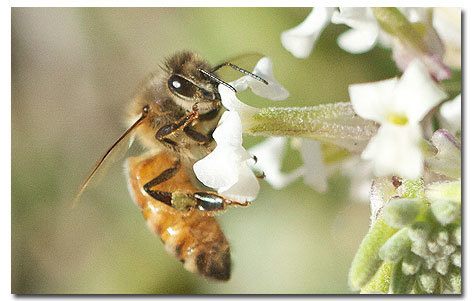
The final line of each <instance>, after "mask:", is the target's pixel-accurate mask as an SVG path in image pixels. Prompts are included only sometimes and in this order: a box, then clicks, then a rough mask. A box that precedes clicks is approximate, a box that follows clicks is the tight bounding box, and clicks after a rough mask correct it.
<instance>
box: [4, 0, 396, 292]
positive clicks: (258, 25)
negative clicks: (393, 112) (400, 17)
mask: <svg viewBox="0 0 473 301" xmlns="http://www.w3.org/2000/svg"><path fill="white" fill-rule="evenodd" d="M309 11H310V9H308V8H294V9H281V8H177V9H174V8H117V9H113V8H92V9H88V8H80V9H78V8H67V9H58V8H13V9H12V112H11V113H12V292H13V293H17V294H32V293H50V294H51V293H95V294H98V293H120V294H126V293H138V294H141V293H143V294H149V293H153V294H213V293H266V294H269V293H285V294H290V293H349V292H350V290H349V288H348V284H347V277H348V269H349V266H350V263H351V260H352V259H353V256H354V254H355V252H356V250H357V248H358V245H359V243H360V241H361V239H362V237H363V236H364V234H365V233H366V231H367V229H368V222H369V205H368V202H354V201H352V200H350V199H349V194H348V189H349V187H348V182H347V179H346V178H344V177H343V176H341V175H336V176H335V177H333V178H332V179H331V181H330V189H329V192H328V193H327V194H319V193H316V192H314V191H313V190H311V189H310V188H308V187H307V186H305V185H304V184H303V183H302V181H298V182H296V183H294V184H292V185H291V186H289V187H288V188H286V189H284V190H281V191H276V190H273V189H271V188H270V187H269V186H268V185H267V184H265V183H262V190H261V193H260V195H259V197H258V199H257V201H256V202H254V205H253V206H250V207H249V208H244V209H238V208H235V209H231V210H228V211H227V212H226V213H224V214H222V215H221V216H220V217H219V220H220V221H221V224H222V227H223V228H224V231H225V233H226V234H227V236H228V239H229V241H230V243H231V245H232V249H233V251H232V256H233V265H234V269H233V274H232V278H231V280H230V281H229V282H228V283H214V282H208V281H206V280H204V279H202V278H200V277H198V276H197V275H194V274H190V273H188V272H187V271H185V270H184V269H183V268H182V266H181V263H179V262H178V261H177V260H175V259H174V258H173V257H171V256H170V255H168V254H167V253H166V252H165V250H164V248H163V246H162V244H161V242H160V241H159V239H157V238H156V237H154V235H153V234H152V233H151V232H150V231H149V230H148V229H147V227H146V225H145V223H144V220H143V218H142V216H141V213H140V212H139V210H138V208H137V207H136V206H135V205H134V204H133V202H132V201H131V199H130V197H129V195H128V192H127V188H126V182H125V178H124V176H123V174H122V170H121V169H122V168H121V163H117V164H116V165H115V166H114V167H113V168H112V169H111V171H110V172H109V173H108V174H107V177H106V178H104V180H103V181H102V182H101V184H100V185H99V186H96V187H93V188H92V189H90V190H89V191H88V192H87V193H86V194H85V195H84V197H83V199H82V201H81V203H80V205H79V206H78V207H77V208H76V209H75V210H71V209H70V205H71V203H70V202H71V199H72V198H73V196H74V193H75V192H76V190H77V188H78V186H79V184H80V183H81V181H82V180H83V178H84V177H85V176H86V175H87V173H88V172H89V170H90V168H91V167H92V165H93V164H94V163H95V161H96V160H97V159H98V158H99V157H100V156H101V155H102V153H103V152H104V151H105V150H106V148H107V147H108V146H109V145H111V143H113V141H114V139H115V138H116V137H118V136H119V135H120V133H121V132H122V131H123V116H124V108H125V106H126V104H127V103H128V102H129V101H130V100H131V98H132V97H133V93H134V91H135V89H136V87H137V85H138V83H139V82H140V81H141V80H142V79H144V78H145V76H146V75H147V74H148V73H150V72H152V71H153V70H155V69H157V67H158V64H160V63H161V62H162V60H163V58H164V57H167V56H169V55H170V54H172V53H174V52H175V51H178V50H183V49H190V50H194V51H197V52H199V53H201V54H202V55H203V56H204V57H206V58H208V60H209V61H210V62H212V63H217V62H220V61H222V60H224V59H226V58H229V57H232V56H235V55H239V54H242V53H245V52H254V51H258V52H261V53H264V54H266V55H267V56H269V57H271V59H272V60H273V63H274V67H275V74H276V77H277V78H278V80H279V81H280V82H281V83H282V84H283V85H284V86H285V87H286V88H287V89H288V90H289V91H290V92H291V98H290V100H287V101H283V102H278V103H274V102H271V101H267V100H261V99H250V98H246V99H245V100H246V101H247V102H248V103H250V104H252V105H255V106H269V105H272V106H303V105H314V104H318V103H323V102H335V101H347V100H348V94H347V87H348V85H349V84H350V83H355V82H365V81H374V80H379V79H384V78H388V77H392V76H394V75H397V70H396V69H395V67H394V65H393V63H392V61H391V60H390V53H389V51H387V50H383V49H380V48H376V49H375V50H373V51H371V52H369V53H367V54H363V55H352V54H349V53H346V52H344V51H343V50H341V49H339V48H338V46H337V45H336V36H337V35H338V34H339V33H340V32H342V31H344V30H345V29H346V28H345V27H343V26H335V25H330V27H329V28H328V29H327V30H326V31H325V32H324V33H323V34H322V37H321V39H320V40H319V42H318V43H317V45H316V47H315V50H314V52H313V53H312V55H311V56H310V58H308V59H306V60H299V59H296V58H294V57H293V56H292V55H291V54H290V53H288V52H287V51H286V50H285V49H284V48H283V47H282V45H281V44H280V38H279V37H280V33H281V32H282V31H284V30H286V29H288V28H291V27H293V26H295V25H297V24H298V23H300V22H301V21H302V20H303V19H304V18H305V16H306V15H307V14H308V13H309ZM260 140H261V139H260V138H254V137H247V138H246V140H245V143H246V145H247V146H249V145H252V144H254V143H256V142H258V141H260ZM286 159H287V160H286V163H285V166H284V168H286V169H288V170H289V169H292V168H295V167H297V165H298V164H300V158H299V157H298V154H297V153H296V152H294V151H290V150H288V153H287V158H286Z"/></svg>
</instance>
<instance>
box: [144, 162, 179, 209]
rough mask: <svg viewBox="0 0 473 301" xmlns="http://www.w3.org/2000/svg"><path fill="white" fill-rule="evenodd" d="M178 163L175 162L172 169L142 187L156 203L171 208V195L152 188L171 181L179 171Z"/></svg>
mask: <svg viewBox="0 0 473 301" xmlns="http://www.w3.org/2000/svg"><path fill="white" fill-rule="evenodd" d="M179 167H180V163H179V162H176V163H175V164H174V166H173V167H171V168H168V169H166V170H165V171H163V172H162V173H161V174H159V175H158V176H157V177H156V178H154V179H152V180H151V181H149V182H148V183H146V184H145V185H144V186H143V189H144V190H145V191H146V192H147V193H148V194H149V195H150V196H151V197H153V198H154V199H156V200H157V201H160V202H163V203H164V204H166V205H168V206H171V207H172V193H170V192H167V191H160V190H154V189H152V187H154V186H156V185H158V184H161V183H163V182H165V181H167V180H169V179H171V178H172V177H173V176H174V175H176V173H177V172H178V171H179Z"/></svg>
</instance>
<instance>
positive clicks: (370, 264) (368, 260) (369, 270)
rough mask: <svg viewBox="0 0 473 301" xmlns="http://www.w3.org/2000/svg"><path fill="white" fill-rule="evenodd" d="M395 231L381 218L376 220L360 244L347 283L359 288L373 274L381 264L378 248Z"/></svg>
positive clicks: (355, 288) (356, 288)
mask: <svg viewBox="0 0 473 301" xmlns="http://www.w3.org/2000/svg"><path fill="white" fill-rule="evenodd" d="M394 233H396V229H394V228H392V227H390V226H388V225H387V224H386V223H385V222H384V221H383V220H382V219H379V220H377V221H376V222H375V223H374V224H373V226H372V227H371V229H370V230H369V232H368V234H366V236H365V238H364V239H363V241H362V242H361V244H360V247H359V248H358V251H357V253H356V255H355V258H354V259H353V262H352V264H351V267H350V272H349V274H348V281H349V285H350V287H351V288H352V289H353V290H359V289H360V288H361V287H363V286H364V285H365V284H366V283H368V281H369V280H370V279H371V278H372V277H373V276H374V274H375V273H376V271H377V270H378V269H379V267H380V266H381V264H382V262H383V261H382V260H381V258H380V257H379V255H378V254H379V250H380V248H381V246H383V245H384V244H385V243H386V241H387V240H388V239H389V238H390V237H391V236H392V235H393V234H394Z"/></svg>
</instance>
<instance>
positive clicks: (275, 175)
mask: <svg viewBox="0 0 473 301" xmlns="http://www.w3.org/2000/svg"><path fill="white" fill-rule="evenodd" d="M286 143H287V138H284V137H270V138H268V139H266V140H265V141H263V142H261V143H259V144H257V145H255V146H253V147H252V148H250V149H248V152H249V153H250V154H252V155H254V156H256V158H257V162H256V165H255V166H256V168H258V169H259V170H261V171H263V172H264V175H265V178H264V179H265V180H266V182H268V183H269V184H270V185H271V186H272V187H273V188H275V189H281V188H283V187H285V186H287V185H289V184H290V183H292V182H293V181H295V180H296V179H297V178H298V177H300V176H301V175H302V173H303V170H302V169H297V170H294V171H293V172H290V173H284V172H282V171H281V166H282V160H283V155H284V149H285V146H286Z"/></svg>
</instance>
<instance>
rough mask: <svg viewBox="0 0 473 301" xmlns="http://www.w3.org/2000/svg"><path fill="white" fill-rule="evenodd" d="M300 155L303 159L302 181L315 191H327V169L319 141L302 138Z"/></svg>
mask: <svg viewBox="0 0 473 301" xmlns="http://www.w3.org/2000/svg"><path fill="white" fill-rule="evenodd" d="M300 152H301V156H302V160H303V161H304V183H305V184H306V185H308V186H310V187H312V189H314V190H315V191H318V192H326V191H327V187H328V184H327V170H326V168H325V164H324V161H323V157H322V149H321V147H320V142H318V141H315V140H311V139H303V140H302V144H301V149H300Z"/></svg>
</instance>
